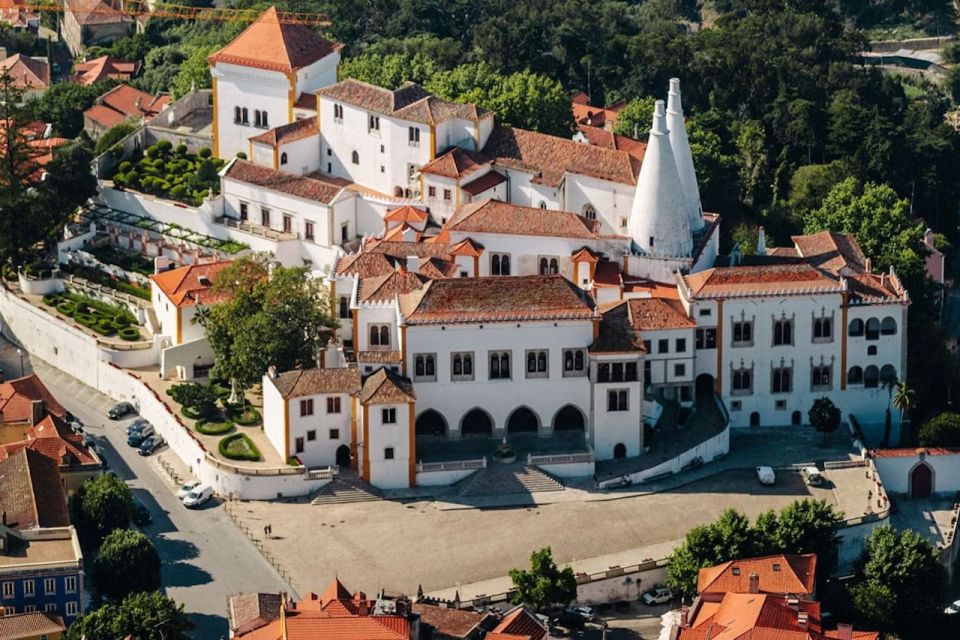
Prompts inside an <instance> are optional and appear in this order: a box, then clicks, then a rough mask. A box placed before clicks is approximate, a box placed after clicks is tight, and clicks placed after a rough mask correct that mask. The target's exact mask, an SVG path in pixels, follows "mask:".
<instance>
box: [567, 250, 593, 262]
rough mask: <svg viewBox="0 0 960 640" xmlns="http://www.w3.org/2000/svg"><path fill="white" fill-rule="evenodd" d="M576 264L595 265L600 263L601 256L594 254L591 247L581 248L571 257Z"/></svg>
mask: <svg viewBox="0 0 960 640" xmlns="http://www.w3.org/2000/svg"><path fill="white" fill-rule="evenodd" d="M570 259H571V260H573V261H574V262H589V263H591V264H595V263H597V262H599V261H600V256H599V255H597V254H596V253H594V251H593V249H591V248H590V247H580V248H579V249H577V250H576V251H574V252H573V254H572V255H571V256H570Z"/></svg>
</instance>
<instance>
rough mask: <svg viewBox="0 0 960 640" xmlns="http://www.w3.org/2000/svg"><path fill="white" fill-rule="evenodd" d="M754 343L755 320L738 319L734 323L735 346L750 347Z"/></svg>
mask: <svg viewBox="0 0 960 640" xmlns="http://www.w3.org/2000/svg"><path fill="white" fill-rule="evenodd" d="M752 345H753V321H752V320H738V321H737V322H734V323H733V345H732V346H734V347H749V346H752Z"/></svg>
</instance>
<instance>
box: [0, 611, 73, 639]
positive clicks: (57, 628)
mask: <svg viewBox="0 0 960 640" xmlns="http://www.w3.org/2000/svg"><path fill="white" fill-rule="evenodd" d="M66 630H67V627H66V625H64V624H63V618H61V617H60V616H58V615H56V614H53V613H47V612H46V611H34V612H32V613H18V614H15V615H8V616H0V638H3V639H4V640H30V639H32V638H39V637H41V636H47V635H50V636H53V635H55V634H60V633H63V632H64V631H66Z"/></svg>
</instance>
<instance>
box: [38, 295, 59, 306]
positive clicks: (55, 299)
mask: <svg viewBox="0 0 960 640" xmlns="http://www.w3.org/2000/svg"><path fill="white" fill-rule="evenodd" d="M62 301H63V298H61V297H60V296H59V295H58V294H56V293H51V294H49V295H45V296H43V304H45V305H49V306H51V307H55V306H57V305H58V304H60V302H62Z"/></svg>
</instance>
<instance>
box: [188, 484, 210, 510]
mask: <svg viewBox="0 0 960 640" xmlns="http://www.w3.org/2000/svg"><path fill="white" fill-rule="evenodd" d="M212 497H213V487H211V486H210V485H208V484H201V485H200V486H197V487H194V488H193V490H192V491H190V493H188V494H187V496H186V497H185V498H184V499H183V505H184V506H185V507H187V508H193V507H199V506H200V505H202V504H203V503H205V502H206V501H207V500H209V499H210V498H212Z"/></svg>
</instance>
